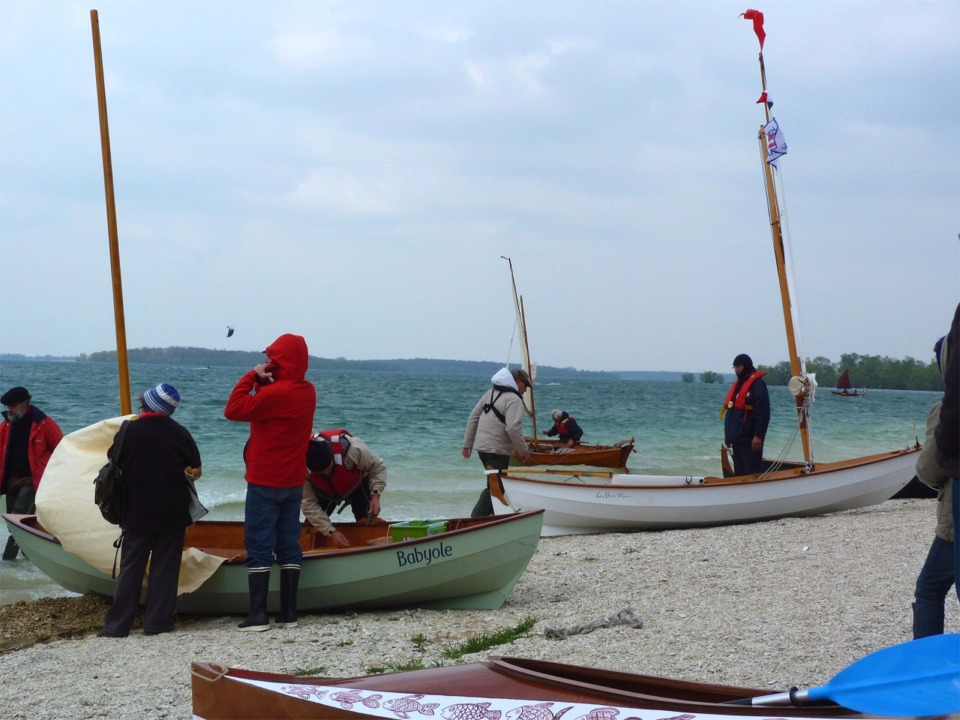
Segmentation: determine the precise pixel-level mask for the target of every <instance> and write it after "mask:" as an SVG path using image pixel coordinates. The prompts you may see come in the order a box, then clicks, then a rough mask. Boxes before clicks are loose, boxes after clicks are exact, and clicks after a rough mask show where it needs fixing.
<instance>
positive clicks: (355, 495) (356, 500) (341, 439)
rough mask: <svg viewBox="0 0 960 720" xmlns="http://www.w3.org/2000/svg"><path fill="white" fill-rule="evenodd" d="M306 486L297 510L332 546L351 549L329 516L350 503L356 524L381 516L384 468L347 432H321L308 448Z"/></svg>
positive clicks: (381, 462) (384, 482) (385, 476)
mask: <svg viewBox="0 0 960 720" xmlns="http://www.w3.org/2000/svg"><path fill="white" fill-rule="evenodd" d="M307 470H308V471H309V472H308V474H307V482H306V484H305V485H304V486H303V502H302V503H301V505H300V509H301V510H302V511H303V515H304V517H305V518H307V521H308V522H309V523H310V524H311V525H313V527H315V528H316V529H317V532H319V533H320V534H321V535H325V536H326V537H329V538H330V539H331V541H332V542H333V544H334V545H336V546H337V547H341V548H345V547H350V541H349V540H347V536H346V535H344V534H343V533H342V532H340V531H339V530H337V529H336V528H335V527H334V526H333V523H332V522H331V521H330V515H331V514H333V511H334V510H336V508H337V505H340V503H343V504H342V505H341V506H340V510H343V508H344V507H345V506H346V504H347V503H350V508H351V510H353V517H354V518H355V519H356V521H357V522H360V521H361V520H363V519H364V518H366V519H368V520H373V519H374V518H376V517H378V516H379V515H380V494H381V493H382V492H383V490H384V488H386V487H387V466H386V465H385V464H384V463H383V460H381V459H380V458H379V456H378V455H377V454H376V453H375V452H373V450H371V449H370V448H369V446H368V445H367V444H366V443H365V442H364V441H363V440H361V439H360V438H358V437H353V436H352V435H351V434H350V433H349V432H348V431H347V430H343V429H341V430H321V431H320V432H318V433H317V434H316V435H314V436H313V437H312V438H311V439H310V445H309V447H308V448H307Z"/></svg>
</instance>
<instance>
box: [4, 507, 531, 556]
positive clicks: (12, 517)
mask: <svg viewBox="0 0 960 720" xmlns="http://www.w3.org/2000/svg"><path fill="white" fill-rule="evenodd" d="M543 513H544V510H543V508H531V509H530V510H522V511H520V512H516V513H510V514H506V515H490V516H486V517H484V518H482V519H478V518H449V520H450V521H456V520H468V521H472V523H471V524H470V525H467V526H465V527H460V528H456V529H453V530H446V531H444V532H442V533H437V534H434V535H425V536H423V537H418V538H408V539H406V540H398V541H396V542H390V543H388V544H386V545H384V544H381V545H363V546H356V547H348V548H312V549H309V550H304V551H303V559H304V561H308V560H318V559H321V558H337V557H352V556H355V555H358V554H362V553H370V552H378V551H383V549H384V547H390V548H391V549H393V548H407V547H411V546H414V545H419V544H423V543H424V542H431V541H433V540H441V539H443V538H448V537H451V536H456V535H462V534H463V533H465V532H468V531H474V530H478V529H482V528H488V527H494V526H497V525H502V524H504V522H518V521H520V520H522V519H525V518H524V517H522V516H528V517H534V516H536V515H541V514H543ZM0 517H2V518H3V519H4V520H5V521H6V522H8V523H11V524H13V525H16V526H17V527H18V528H20V529H22V530H23V531H24V532H26V533H28V534H30V535H33V536H34V537H37V538H38V539H40V540H45V541H47V542H52V543H54V544H56V545H60V546H61V547H63V543H61V542H60V539H59V538H58V537H57V536H56V535H54V534H52V533H51V532H49V531H48V530H47V529H46V528H45V527H44V526H43V525H42V524H40V520H39V518H38V517H37V515H36V514H28V513H3V514H2V515H0ZM31 518H32V520H33V522H32V523H31V522H29V520H30V519H31ZM398 522H399V521H398ZM198 524H203V525H206V526H210V525H219V526H230V525H237V524H240V525H242V524H243V521H242V520H199V521H198ZM344 525H359V523H335V526H337V527H342V526H344ZM389 525H390V524H389V523H386V522H385V523H383V526H384V527H385V528H389ZM118 529H119V528H118ZM188 548H194V549H196V550H198V551H200V552H203V553H206V554H208V555H213V556H215V557H224V558H226V560H225V561H224V562H223V564H224V565H242V564H243V563H244V562H245V560H246V549H244V548H215V547H212V546H210V547H206V548H205V547H204V546H202V545H196V544H186V543H185V544H184V549H185V550H186V549H188ZM228 552H229V553H233V554H231V555H226V554H225V553H228Z"/></svg>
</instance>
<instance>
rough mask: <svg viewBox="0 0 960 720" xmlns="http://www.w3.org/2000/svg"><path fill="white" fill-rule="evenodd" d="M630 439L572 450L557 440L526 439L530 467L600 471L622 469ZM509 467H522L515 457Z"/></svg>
mask: <svg viewBox="0 0 960 720" xmlns="http://www.w3.org/2000/svg"><path fill="white" fill-rule="evenodd" d="M633 442H634V439H633V438H630V439H628V440H621V441H620V442H618V443H614V444H613V445H593V444H591V443H580V444H578V445H574V446H573V447H572V448H570V447H567V446H566V443H561V442H560V441H559V440H538V439H536V438H532V437H528V438H527V444H528V445H529V446H530V457H531V458H532V460H533V462H532V463H530V464H531V465H586V466H589V467H600V468H626V467H627V458H629V457H630V453H632V452H636V450H634V449H633ZM510 464H511V465H523V462H522V460H521V458H520V456H519V455H517V454H516V453H514V455H513V457H512V458H510Z"/></svg>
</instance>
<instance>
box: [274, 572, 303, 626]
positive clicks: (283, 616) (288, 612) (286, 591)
mask: <svg viewBox="0 0 960 720" xmlns="http://www.w3.org/2000/svg"><path fill="white" fill-rule="evenodd" d="M299 584H300V566H299V565H282V566H281V567H280V614H279V615H277V619H276V626H277V627H281V628H288V627H297V625H299V624H300V623H299V621H298V620H297V586H298V585H299Z"/></svg>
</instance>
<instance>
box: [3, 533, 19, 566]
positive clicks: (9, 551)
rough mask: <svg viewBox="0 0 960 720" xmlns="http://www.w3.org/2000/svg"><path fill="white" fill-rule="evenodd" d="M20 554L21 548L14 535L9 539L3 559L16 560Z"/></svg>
mask: <svg viewBox="0 0 960 720" xmlns="http://www.w3.org/2000/svg"><path fill="white" fill-rule="evenodd" d="M18 552H20V546H19V545H17V541H16V540H14V539H13V535H11V536H10V537H8V538H7V546H6V547H5V548H4V549H3V559H4V560H16V559H17V553H18Z"/></svg>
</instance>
